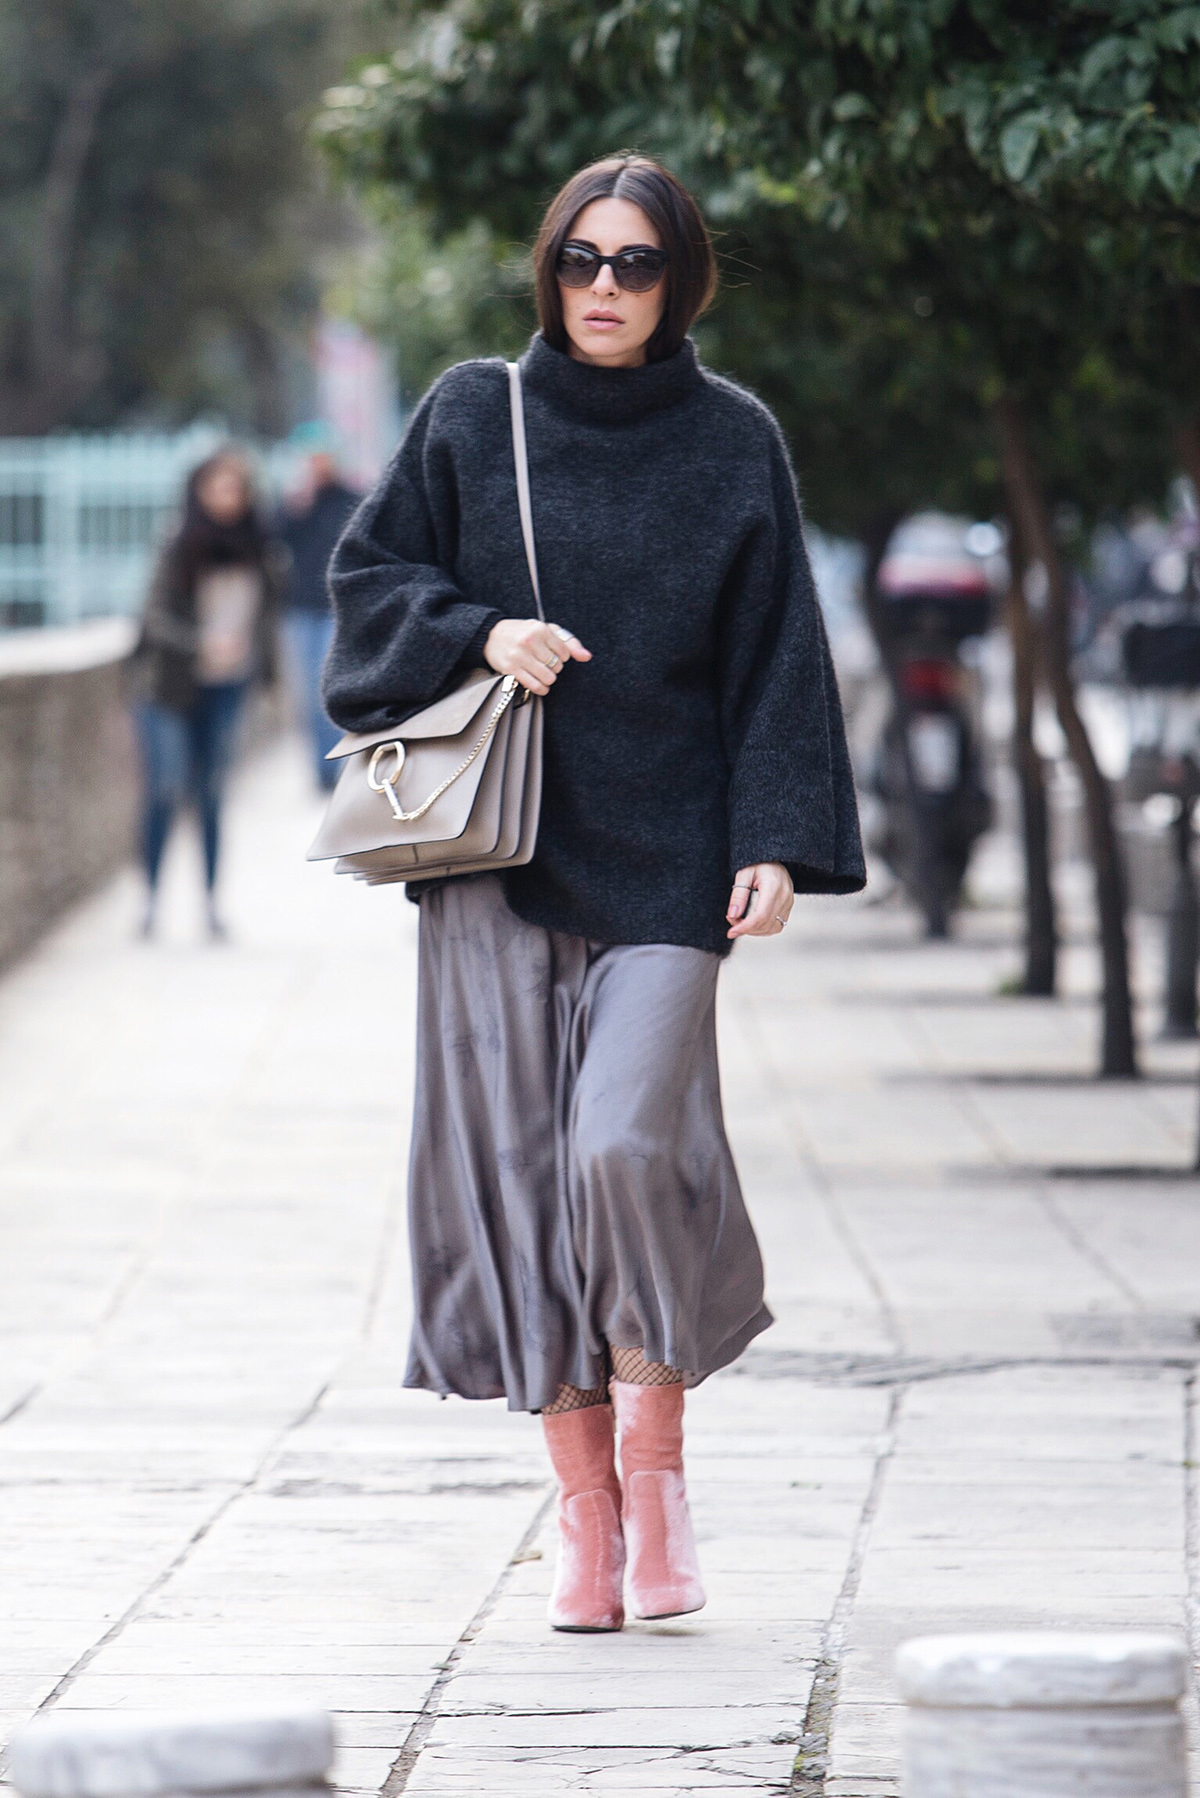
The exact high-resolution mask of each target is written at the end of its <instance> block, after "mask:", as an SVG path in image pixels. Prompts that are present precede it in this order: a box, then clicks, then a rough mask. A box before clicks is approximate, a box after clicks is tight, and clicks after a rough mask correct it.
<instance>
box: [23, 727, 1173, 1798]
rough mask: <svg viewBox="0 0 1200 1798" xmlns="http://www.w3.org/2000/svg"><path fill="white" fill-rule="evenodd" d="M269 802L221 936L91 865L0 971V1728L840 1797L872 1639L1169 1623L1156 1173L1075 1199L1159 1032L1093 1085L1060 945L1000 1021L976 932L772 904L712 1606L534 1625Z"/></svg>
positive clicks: (980, 924) (751, 1072) (1085, 985)
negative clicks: (744, 1331)
mask: <svg viewBox="0 0 1200 1798" xmlns="http://www.w3.org/2000/svg"><path fill="white" fill-rule="evenodd" d="M315 813H316V808H315V805H314V802H313V801H312V800H311V799H310V798H309V797H308V796H307V795H306V793H305V792H304V790H303V786H302V770H301V766H300V761H299V757H298V756H297V755H296V753H295V752H294V751H293V750H292V749H291V748H289V747H287V746H284V747H282V748H280V749H279V750H278V751H275V752H272V753H271V754H270V755H269V756H267V757H265V758H263V759H262V760H260V761H259V762H257V763H256V764H255V765H254V766H253V767H252V768H251V769H250V770H249V772H248V773H247V774H246V775H245V777H244V778H243V780H242V783H241V786H240V789H239V794H238V800H237V804H236V807H235V815H234V818H233V822H232V829H231V840H230V864H229V865H230V892H229V907H230V915H231V922H232V924H233V940H232V942H231V944H230V945H229V946H228V947H225V948H209V947H208V946H206V945H204V944H202V943H200V942H199V941H198V940H197V939H198V932H197V918H196V915H195V906H194V902H193V899H192V895H191V890H190V878H189V877H190V876H191V875H192V873H193V868H192V864H191V858H190V852H185V851H184V850H183V849H181V850H180V851H179V852H178V853H177V854H176V857H175V862H174V865H173V868H172V890H171V892H170V894H169V898H170V901H171V903H170V907H169V911H170V918H169V929H168V931H167V933H166V937H165V940H163V941H162V942H160V943H159V944H156V945H154V946H145V945H142V944H138V943H135V942H133V941H132V940H131V939H130V935H129V926H130V921H131V919H132V916H133V912H134V889H133V886H132V884H131V883H130V882H127V881H126V882H122V883H120V884H119V885H118V886H117V887H116V888H114V889H113V890H112V891H111V892H110V893H108V894H106V895H105V896H103V897H102V898H101V899H100V900H99V901H97V902H96V903H95V904H93V905H91V906H89V907H88V908H87V909H86V910H85V911H83V912H82V913H80V914H79V915H77V916H76V917H75V918H74V919H73V920H72V921H71V922H70V923H69V924H68V926H67V927H66V928H65V929H63V930H61V931H59V932H58V933H57V934H56V935H55V936H54V937H53V938H52V939H51V940H50V942H49V943H48V944H47V946H46V947H45V949H44V950H43V951H42V952H41V953H40V954H38V955H37V956H36V957H35V958H34V959H32V960H31V961H29V962H27V963H26V964H24V965H23V966H21V967H20V968H18V969H17V970H15V971H14V972H11V973H10V974H9V975H8V977H7V978H6V980H5V981H4V982H3V983H2V984H0V1419H3V1427H2V1428H0V1594H2V1596H0V1615H2V1617H3V1627H2V1629H0V1714H2V1720H3V1724H4V1727H5V1732H6V1733H7V1731H8V1730H9V1729H10V1728H11V1727H12V1726H14V1725H16V1724H17V1723H19V1722H20V1721H21V1720H22V1719H24V1718H25V1717H27V1716H28V1715H30V1713H31V1712H33V1711H34V1710H36V1709H37V1708H38V1707H39V1706H46V1705H57V1706H61V1707H69V1708H74V1709H80V1708H82V1709H110V1708H112V1707H115V1706H125V1707H130V1708H134V1707H158V1706H166V1705H175V1704H181V1703H183V1704H190V1703H207V1702H209V1701H213V1702H217V1701H224V1700H226V1699H229V1700H236V1701H245V1700H253V1699H255V1698H259V1697H261V1698H263V1699H269V1700H276V1699H280V1698H284V1697H287V1698H292V1697H294V1698H298V1699H300V1698H302V1699H306V1700H312V1701H314V1702H317V1703H320V1704H323V1705H327V1706H328V1707H329V1708H330V1709H332V1710H333V1711H335V1712H336V1713H337V1715H338V1718H339V1725H340V1733H341V1740H342V1742H343V1749H342V1753H341V1760H340V1764H339V1768H338V1778H339V1781H340V1784H341V1786H342V1788H343V1789H344V1790H345V1791H347V1792H353V1793H364V1794H366V1793H379V1792H386V1793H387V1794H388V1798H392V1795H394V1794H399V1793H400V1792H407V1793H411V1794H413V1795H414V1798H415V1795H417V1794H428V1795H432V1794H441V1795H445V1798H450V1795H452V1798H468V1795H471V1798H474V1795H475V1794H478V1793H484V1792H493V1791H512V1792H514V1793H521V1794H528V1795H529V1798H537V1795H538V1794H543V1793H545V1794H549V1793H589V1792H591V1793H601V1792H608V1791H611V1792H617V1793H630V1794H632V1793H646V1794H648V1795H651V1798H663V1795H665V1794H670V1793H693V1792H701V1793H705V1794H712V1795H720V1794H732V1793H734V1792H737V1793H742V1794H744V1793H747V1792H764V1793H765V1792H775V1793H781V1792H786V1791H797V1792H803V1793H807V1794H810V1795H814V1794H816V1793H818V1792H820V1791H821V1790H822V1789H823V1790H824V1791H825V1792H826V1793H827V1794H828V1795H829V1798H858V1795H862V1798H866V1795H867V1794H871V1793H881V1794H882V1793H891V1792H893V1791H895V1789H896V1746H897V1712H896V1707H895V1703H894V1694H893V1690H892V1685H891V1677H890V1665H891V1657H892V1652H893V1649H894V1646H895V1644H896V1642H897V1641H898V1640H899V1639H901V1638H902V1637H903V1636H905V1635H909V1634H913V1633H916V1632H919V1631H922V1630H926V1629H940V1628H956V1627H965V1626H966V1627H969V1626H977V1625H982V1626H987V1625H992V1624H1012V1625H1036V1624H1050V1625H1070V1624H1093V1623H1094V1624H1103V1625H1111V1624H1116V1625H1120V1624H1131V1625H1132V1624H1156V1625H1157V1624H1167V1625H1177V1626H1183V1625H1184V1623H1185V1621H1186V1609H1187V1597H1188V1576H1189V1572H1191V1571H1193V1569H1192V1567H1191V1560H1192V1549H1191V1543H1192V1529H1193V1528H1194V1524H1189V1520H1188V1518H1189V1512H1188V1506H1189V1504H1190V1503H1191V1495H1190V1493H1189V1490H1188V1487H1189V1483H1190V1481H1191V1479H1192V1477H1193V1476H1192V1471H1191V1469H1192V1463H1193V1462H1194V1461H1195V1460H1196V1458H1197V1457H1196V1454H1195V1451H1194V1449H1193V1447H1192V1442H1193V1436H1192V1427H1193V1426H1192V1424H1191V1422H1190V1418H1191V1410H1190V1405H1191V1388H1192V1380H1193V1373H1194V1364H1195V1361H1196V1359H1197V1357H1200V1335H1198V1325H1197V1317H1198V1316H1200V1183H1197V1182H1196V1181H1195V1180H1192V1179H1189V1178H1175V1179H1166V1178H1157V1179H1153V1178H1142V1177H1137V1176H1136V1175H1133V1174H1126V1175H1125V1176H1123V1177H1122V1176H1119V1175H1114V1174H1113V1173H1112V1172H1111V1171H1105V1170H1111V1169H1113V1168H1122V1167H1123V1168H1130V1167H1134V1166H1138V1165H1142V1166H1146V1167H1154V1166H1162V1165H1168V1164H1173V1165H1175V1166H1177V1167H1183V1166H1184V1165H1186V1163H1187V1161H1188V1160H1189V1158H1190V1153H1191V1143H1192V1134H1193V1128H1194V1122H1195V1116H1194V1114H1195V1110H1196V1104H1195V1100H1196V1094H1195V1089H1194V1072H1195V1069H1194V1061H1195V1054H1194V1051H1189V1050H1188V1049H1186V1048H1185V1049H1182V1050H1180V1049H1170V1050H1168V1049H1165V1048H1159V1047H1152V1048H1151V1050H1150V1053H1149V1055H1148V1062H1149V1064H1150V1065H1151V1067H1152V1069H1153V1077H1152V1078H1148V1079H1146V1080H1144V1081H1143V1082H1141V1083H1139V1084H1137V1085H1131V1086H1110V1087H1100V1086H1097V1085H1096V1084H1094V1083H1093V1082H1091V1081H1090V1080H1089V1079H1088V1077H1087V1076H1088V1072H1089V1070H1090V1067H1091V1063H1092V1057H1093V1053H1094V1035H1095V1018H1094V1012H1093V1008H1092V1006H1091V1005H1090V1003H1088V1002H1087V999H1086V993H1087V991H1088V989H1089V986H1090V981H1091V978H1092V970H1091V963H1090V956H1089V952H1088V950H1087V948H1086V945H1083V944H1080V945H1078V946H1075V947H1073V948H1072V949H1071V951H1070V952H1069V955H1068V958H1067V960H1068V970H1067V971H1068V982H1067V984H1068V996H1067V998H1066V999H1065V1000H1064V1001H1063V1002H1062V1003H1059V1004H1055V1005H1047V1004H1038V1003H1031V1002H1023V1001H1016V1000H1001V999H998V998H996V997H994V996H993V995H994V992H995V989H996V987H997V985H998V984H999V983H1000V982H1001V980H1002V979H1003V978H1004V977H1005V976H1006V975H1008V974H1009V973H1011V972H1012V969H1013V966H1014V961H1015V958H1014V955H1013V952H1012V949H1011V946H1010V944H1011V936H1012V921H1011V919H1010V918H1009V917H1008V916H1007V914H1005V913H1004V912H1003V911H1002V910H998V909H993V910H985V911H979V912H976V913H973V914H970V915H969V916H968V918H967V919H966V922H965V925H964V929H963V933H962V937H961V939H960V940H959V941H957V942H956V943H954V944H951V945H948V946H941V947H926V946H922V945H918V944H916V943H914V941H913V934H912V926H911V924H910V922H909V920H908V919H907V918H906V917H905V916H904V915H903V913H901V912H900V911H898V910H892V909H891V908H889V907H879V906H868V905H859V904H842V905H840V906H838V905H831V904H826V903H816V902H809V903H807V904H803V905H802V906H801V907H800V908H799V909H798V913H797V918H796V921H795V922H794V924H793V926H792V928H791V930H790V931H789V933H788V936H787V937H786V938H785V939H784V940H783V942H781V943H779V944H770V945H750V946H748V947H746V948H745V949H743V950H740V951H739V953H738V954H737V955H736V956H735V957H734V960H733V962H732V964H731V965H730V967H729V968H728V970H727V971H726V974H725V975H724V976H723V1001H722V1019H721V1029H722V1061H723V1070H724V1080H725V1087H726V1096H727V1102H728V1107H729V1114H730V1123H731V1131H732V1135H733V1137H734V1141H735V1148H736V1150H737V1153H738V1158H739V1162H740V1165H741V1168H742V1172H743V1177H744V1181H745V1184H746V1187H747V1191H748V1195H749V1198H750V1201H751V1205H752V1208H753V1211H754V1215H755V1218H756V1222H757V1224H758V1227H759V1230H760V1233H761V1236H762V1239H763V1244H764V1248H765V1250H766V1254H767V1260H768V1266H769V1274H770V1297H771V1302H772V1305H773V1307H774V1309H775V1311H776V1313H777V1316H778V1323H777V1326H776V1328H775V1329H774V1330H772V1331H771V1332H770V1333H769V1334H768V1335H766V1336H765V1337H763V1338H762V1339H761V1340H760V1342H759V1343H758V1344H757V1345H755V1347H754V1348H753V1349H752V1350H751V1351H750V1352H749V1353H748V1354H747V1355H746V1357H745V1358H744V1359H743V1361H742V1362H741V1363H740V1364H739V1366H738V1367H737V1368H735V1369H733V1370H731V1371H730V1372H728V1373H727V1374H725V1375H723V1376H720V1377H718V1378H716V1379H714V1380H712V1381H711V1382H709V1383H708V1384H707V1385H706V1386H705V1387H703V1388H702V1389H701V1390H700V1391H699V1392H697V1393H696V1394H695V1395H694V1396H693V1398H692V1400H691V1401H690V1403H689V1420H690V1465H691V1483H692V1489H693V1493H694V1500H695V1509H696V1513H697V1520H698V1524H699V1530H700V1534H701V1537H702V1542H701V1553H702V1558H703V1561H704V1565H705V1570H706V1575H707V1579H708V1585H709V1591H710V1604H709V1607H708V1609H707V1610H706V1611H705V1612H703V1613H702V1614H701V1615H700V1616H698V1617H697V1618H694V1619H686V1620H680V1621H678V1622H676V1623H670V1624H664V1625H644V1624H635V1625H633V1626H631V1627H630V1628H628V1629H627V1630H626V1631H625V1633H624V1634H623V1635H621V1636H619V1637H604V1638H579V1637H569V1636H555V1635H552V1634H551V1633H550V1632H549V1631H548V1630H547V1628H546V1626H545V1623H544V1618H543V1611H544V1604H545V1595H546V1591H547V1588H548V1582H549V1577H550V1571H551V1564H552V1539H551V1516H550V1508H549V1499H550V1488H549V1484H548V1468H547V1465H546V1462H545V1459H544V1456H543V1452H542V1449H541V1444H540V1436H539V1430H538V1426H537V1424H536V1422H535V1421H534V1420H531V1419H528V1418H524V1417H510V1416H509V1415H507V1414H506V1413H505V1412H504V1411H503V1409H502V1408H501V1407H499V1406H496V1405H481V1406H468V1405H464V1404H458V1403H455V1402H449V1403H446V1404H440V1403H438V1402H437V1401H436V1400H433V1399H431V1398H429V1397H428V1396H426V1395H423V1394H417V1393H406V1392H404V1391H403V1390H402V1389H401V1386H400V1377H401V1368H402V1356H403V1348H404V1338H405V1332H406V1325H407V1310H408V1298H407V1273H406V1268H405V1262H404V1246H403V1218H402V1192H403V1177H402V1176H403V1165H404V1152H405V1142H404V1131H405V1116H404V1112H405V1104H406V1098H407V1093H408V1089H409V1083H410V1080H411V1036H412V1012H413V950H414V942H415V923H414V914H413V911H412V908H411V907H408V906H407V905H406V904H405V903H404V902H403V900H402V899H401V898H400V897H399V895H398V894H396V893H387V892H383V893H368V892H364V891H362V890H361V889H357V888H353V887H352V886H351V885H350V884H349V883H347V882H340V881H335V880H334V879H333V878H332V877H331V876H330V875H329V874H328V872H327V871H326V870H324V869H316V868H307V867H305V866H304V865H303V863H302V861H301V859H300V858H301V856H302V852H303V848H304V845H305V842H306V837H307V833H308V832H309V830H310V828H311V826H312V823H313V820H314V817H315ZM1053 1168H1059V1169H1062V1168H1068V1169H1071V1168H1073V1169H1074V1170H1075V1172H1074V1173H1073V1174H1069V1175H1068V1176H1064V1175H1062V1174H1061V1173H1059V1174H1053V1173H1050V1172H1048V1171H1047V1170H1050V1169H1053ZM1089 1168H1090V1169H1093V1170H1096V1171H1095V1172H1093V1173H1092V1174H1090V1175H1089V1173H1088V1172H1087V1170H1088V1169H1089ZM1193 1516H1194V1512H1193Z"/></svg>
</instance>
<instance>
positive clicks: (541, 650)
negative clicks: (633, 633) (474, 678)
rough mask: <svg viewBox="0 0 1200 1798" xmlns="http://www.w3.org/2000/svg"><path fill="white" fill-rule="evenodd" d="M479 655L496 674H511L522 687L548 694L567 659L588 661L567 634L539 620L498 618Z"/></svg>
mask: <svg viewBox="0 0 1200 1798" xmlns="http://www.w3.org/2000/svg"><path fill="white" fill-rule="evenodd" d="M483 655H484V660H485V661H486V662H487V665H488V667H489V668H494V669H495V670H496V673H497V674H515V675H516V677H517V679H518V680H519V681H520V683H521V685H522V686H523V687H527V688H528V689H529V691H530V692H531V693H541V694H546V693H548V692H549V691H550V689H551V687H552V686H553V685H554V683H555V681H556V680H557V679H558V675H559V670H560V669H561V668H562V666H563V663H564V662H565V661H566V659H567V658H568V656H569V657H570V658H571V660H572V661H576V662H590V661H591V659H592V652H591V650H590V649H585V648H584V647H583V644H582V643H581V642H580V641H579V638H578V637H576V636H575V635H573V633H572V632H571V631H567V630H564V629H563V628H562V626H561V625H559V624H543V623H542V621H541V619H540V618H502V619H501V620H500V622H499V624H494V625H493V626H492V628H491V630H490V631H489V632H488V639H487V642H486V643H485V644H484V646H483Z"/></svg>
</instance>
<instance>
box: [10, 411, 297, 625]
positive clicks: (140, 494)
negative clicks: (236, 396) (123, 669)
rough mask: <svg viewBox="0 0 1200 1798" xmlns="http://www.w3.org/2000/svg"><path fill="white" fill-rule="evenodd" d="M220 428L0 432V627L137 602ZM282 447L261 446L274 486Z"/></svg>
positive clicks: (66, 619) (70, 618) (129, 608)
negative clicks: (192, 475) (194, 471)
mask: <svg viewBox="0 0 1200 1798" xmlns="http://www.w3.org/2000/svg"><path fill="white" fill-rule="evenodd" d="M221 436H222V434H221V432H220V431H218V430H217V428H216V427H214V426H212V425H203V424H201V425H193V426H192V427H190V428H189V429H188V430H186V431H179V432H175V433H172V434H166V433H162V434H151V433H134V432H129V433H125V432H122V433H114V434H112V435H107V436H102V435H96V436H78V437H74V436H72V437H66V436H64V437H10V438H0V629H5V628H8V629H11V628H13V627H20V626H22V625H46V624H50V625H58V624H75V623H78V622H79V621H80V620H81V619H85V618H95V617H111V616H113V615H119V614H123V613H124V614H128V613H131V612H136V611H137V610H139V608H140V607H141V604H142V601H143V598H144V596H145V588H146V581H147V578H148V576H149V572H150V564H151V561H152V559H153V556H154V553H155V550H156V547H157V545H158V543H159V541H160V540H161V538H162V537H163V535H164V534H165V532H166V530H167V529H168V527H169V524H170V522H171V519H172V518H173V516H174V515H175V513H176V510H177V508H178V505H179V498H180V493H181V490H182V487H183V482H184V478H185V476H186V475H187V473H188V471H189V469H191V468H192V467H194V466H195V464H196V463H197V462H198V461H200V459H201V458H202V457H203V456H205V455H207V454H208V452H209V451H210V450H211V449H212V448H214V447H215V445H216V444H217V443H218V442H219V441H220V440H221ZM285 454H286V452H285V451H282V450H273V451H269V452H267V455H266V458H265V465H266V472H267V475H268V485H270V486H272V487H274V486H277V485H278V482H277V480H272V479H271V478H270V477H271V476H273V475H277V474H278V473H279V463H280V458H281V457H282V456H284V455H285Z"/></svg>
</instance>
